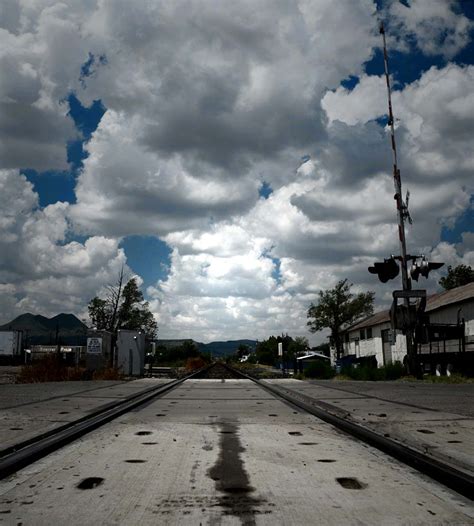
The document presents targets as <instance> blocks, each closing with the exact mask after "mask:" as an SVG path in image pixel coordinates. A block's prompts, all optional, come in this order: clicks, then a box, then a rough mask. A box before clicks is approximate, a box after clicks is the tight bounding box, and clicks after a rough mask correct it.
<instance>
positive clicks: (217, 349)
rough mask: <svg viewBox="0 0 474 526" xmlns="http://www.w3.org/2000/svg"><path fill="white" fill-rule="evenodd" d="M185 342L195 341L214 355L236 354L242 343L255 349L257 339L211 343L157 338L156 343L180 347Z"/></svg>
mask: <svg viewBox="0 0 474 526" xmlns="http://www.w3.org/2000/svg"><path fill="white" fill-rule="evenodd" d="M184 342H193V343H195V344H196V345H197V347H198V349H199V350H200V351H201V352H205V353H211V354H212V356H214V357H220V356H229V355H231V354H235V353H236V352H237V349H238V348H239V346H240V345H247V346H248V347H249V348H250V349H252V350H254V349H255V347H256V345H257V341H256V340H229V341H225V342H224V341H222V342H220V341H218V342H211V343H201V342H197V341H195V340H191V339H190V338H187V339H183V340H157V342H156V344H157V345H163V346H164V347H167V348H168V349H172V348H173V347H179V346H180V345H182V344H183V343H184Z"/></svg>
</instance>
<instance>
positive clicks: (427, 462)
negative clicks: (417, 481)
mask: <svg viewBox="0 0 474 526" xmlns="http://www.w3.org/2000/svg"><path fill="white" fill-rule="evenodd" d="M227 367H228V368H229V369H230V370H232V371H233V372H234V373H237V372H239V373H240V374H241V375H242V377H244V378H247V379H248V380H251V381H252V382H255V383H256V384H257V385H259V386H260V387H262V389H265V390H266V391H268V392H269V393H271V394H273V395H274V396H276V397H277V398H282V399H283V400H285V401H286V402H288V403H290V404H292V405H294V406H296V407H298V408H299V409H303V410H304V411H306V412H307V413H309V414H311V415H313V416H316V417H317V418H320V419H321V420H324V421H325V422H327V423H329V424H332V425H333V426H334V427H337V428H338V429H340V430H341V431H344V432H346V433H347V434H349V435H351V436H353V437H355V438H357V439H359V440H362V441H363V442H365V443H367V444H369V445H371V446H373V447H375V448H376V449H378V450H380V451H383V452H384V453H386V454H388V455H390V456H392V457H394V458H396V459H397V460H399V461H401V462H403V463H404V464H407V465H408V466H410V467H413V468H415V469H417V470H418V471H420V472H421V473H423V474H425V475H428V476H429V477H431V478H432V479H434V480H436V481H437V482H440V483H441V484H443V485H444V486H447V487H448V488H450V489H452V490H454V491H456V492H457V493H460V494H461V495H463V496H464V497H467V498H468V499H470V500H474V477H473V476H472V475H470V474H469V473H466V472H465V471H462V470H460V469H458V468H456V467H454V466H453V465H451V464H449V463H447V462H443V461H442V460H438V459H435V458H432V457H429V456H427V455H425V454H424V453H422V452H421V451H418V450H416V449H414V448H412V447H409V446H407V445H405V444H401V443H400V442H397V441H396V440H393V439H391V438H389V437H386V436H383V435H381V434H379V433H376V432H375V431H372V430H370V429H368V428H366V427H363V426H361V425H359V424H356V423H354V422H351V421H349V420H347V419H345V418H343V417H341V416H337V415H335V414H333V413H330V412H329V411H327V410H324V409H323V408H321V407H318V406H317V405H315V404H314V402H313V401H312V400H311V399H310V397H307V396H306V395H302V394H301V393H298V392H297V391H293V390H292V389H289V388H287V387H284V388H281V387H275V386H274V385H271V384H268V383H264V382H262V381H261V380H259V379H257V378H254V377H252V376H249V375H248V374H245V373H243V372H242V371H239V370H238V369H234V368H233V367H229V366H228V365H227ZM305 399H306V400H305ZM336 410H337V408H336Z"/></svg>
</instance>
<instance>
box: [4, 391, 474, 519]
mask: <svg viewBox="0 0 474 526" xmlns="http://www.w3.org/2000/svg"><path fill="white" fill-rule="evenodd" d="M204 388H205V389H207V390H208V389H209V384H207V386H206V387H204ZM204 388H203V389H204ZM245 388H246V386H245V383H243V384H242V390H243V392H245ZM186 389H187V387H186V384H184V385H183V386H181V387H179V388H177V389H176V391H175V394H176V393H178V396H177V397H176V398H177V399H176V400H174V401H176V404H173V406H174V407H173V408H170V406H169V403H170V401H169V400H167V399H166V398H165V397H162V398H159V399H157V400H155V401H154V402H152V403H149V404H147V405H145V406H144V407H143V409H141V410H139V411H138V410H136V411H134V412H131V413H127V414H126V415H122V416H121V417H120V418H118V419H116V420H114V421H113V422H111V423H109V424H107V425H106V426H103V427H102V428H100V429H98V430H96V431H94V432H93V433H90V434H89V435H87V436H85V437H83V438H82V439H81V440H78V441H76V442H74V443H73V444H70V445H69V446H67V447H65V448H63V449H62V450H60V451H57V452H56V453H54V454H52V455H50V456H48V457H45V458H44V459H42V460H41V461H40V462H36V463H35V464H33V465H31V466H29V467H28V468H26V469H24V470H22V471H20V472H18V473H17V474H16V475H15V476H13V477H11V478H10V479H5V480H3V481H1V482H0V519H4V523H6V524H7V523H12V524H17V523H18V522H21V523H22V524H23V525H25V526H26V525H29V524H34V525H38V526H42V525H48V526H49V525H50V524H68V525H70V526H75V525H79V524H80V525H84V524H86V525H87V524H104V525H117V524H120V525H136V524H143V525H152V524H153V525H156V524H160V525H161V524H164V525H168V524H169V525H178V524H179V525H188V524H189V525H191V524H192V525H197V524H202V525H205V524H206V525H208V524H209V525H234V524H247V525H272V526H273V525H280V524H281V525H306V524H318V525H319V524H321V525H337V526H340V525H361V524H364V525H377V526H379V525H381V524H382V525H384V524H386V525H389V524H390V525H391V524H413V525H415V524H416V525H425V524H426V525H430V526H431V525H441V524H446V525H447V524H474V509H473V507H472V505H471V503H470V502H469V501H468V500H467V499H465V498H463V497H460V496H459V495H457V494H454V493H453V492H451V491H450V490H447V489H446V488H444V487H442V486H440V485H439V484H437V483H435V482H433V481H431V480H430V479H428V478H427V477H424V476H422V475H420V474H419V473H417V472H415V471H413V470H412V469H410V468H407V467H406V466H404V465H402V464H400V463H399V462H397V461H395V460H393V459H391V458H389V457H387V456H385V455H384V454H382V453H381V452H379V451H377V450H375V449H373V448H371V447H369V446H367V445H365V444H363V443H360V442H358V441H356V440H354V439H352V438H351V437H348V436H347V435H345V434H344V433H342V432H339V431H338V430H336V429H334V428H333V427H332V426H331V425H329V424H326V423H324V422H322V421H320V420H318V419H317V418H315V417H313V416H311V415H308V414H306V413H304V412H302V411H296V414H295V410H294V409H293V407H292V406H290V405H289V404H286V403H283V402H281V401H279V400H277V399H273V400H269V399H265V400H262V401H261V402H262V404H263V405H262V406H257V405H254V401H252V400H246V399H242V396H243V392H242V393H241V392H238V391H235V392H234V395H235V397H236V400H235V402H237V403H238V404H239V406H240V408H239V410H236V404H233V403H232V401H231V400H229V399H225V398H224V397H223V394H224V393H223V391H224V390H225V389H226V387H223V386H222V384H220V383H219V382H215V383H214V384H213V385H212V391H213V393H214V398H215V400H216V404H214V405H213V409H212V410H213V411H214V415H215V420H214V421H206V420H202V421H200V422H196V411H197V410H198V408H199V406H201V409H204V407H203V404H204V403H205V404H207V407H206V409H209V408H210V407H211V405H210V404H209V402H210V401H209V400H205V401H203V400H202V399H196V400H194V401H193V400H188V399H186V400H184V399H181V398H180V397H179V391H180V390H186ZM194 389H199V387H198V386H195V387H194ZM221 391H222V392H221ZM260 410H261V412H260ZM272 411H275V413H276V414H278V422H277V423H275V417H273V416H270V414H273V413H272ZM160 414H169V417H168V416H167V417H159V416H156V415H160ZM7 521H8V522H7Z"/></svg>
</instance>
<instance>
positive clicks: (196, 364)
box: [185, 356, 206, 371]
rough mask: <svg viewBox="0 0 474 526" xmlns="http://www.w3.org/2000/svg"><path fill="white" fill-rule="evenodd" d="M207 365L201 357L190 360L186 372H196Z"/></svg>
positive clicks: (187, 361)
mask: <svg viewBox="0 0 474 526" xmlns="http://www.w3.org/2000/svg"><path fill="white" fill-rule="evenodd" d="M205 365H206V362H205V361H204V360H203V359H202V358H201V357H200V356H196V357H195V358H188V359H187V360H186V366H185V367H186V371H194V370H195V369H201V367H204V366H205Z"/></svg>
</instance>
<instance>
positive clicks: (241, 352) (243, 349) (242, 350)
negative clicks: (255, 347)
mask: <svg viewBox="0 0 474 526" xmlns="http://www.w3.org/2000/svg"><path fill="white" fill-rule="evenodd" d="M249 353H250V347H249V346H248V345H245V343H241V344H240V345H239V347H238V349H237V357H238V358H243V357H244V356H247V354H249Z"/></svg>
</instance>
